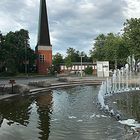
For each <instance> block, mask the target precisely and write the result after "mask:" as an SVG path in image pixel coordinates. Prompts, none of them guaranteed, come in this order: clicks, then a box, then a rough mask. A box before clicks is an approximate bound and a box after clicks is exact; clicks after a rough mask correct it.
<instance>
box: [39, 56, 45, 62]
mask: <svg viewBox="0 0 140 140" xmlns="http://www.w3.org/2000/svg"><path fill="white" fill-rule="evenodd" d="M39 60H40V62H45V56H44V55H43V54H40V55H39Z"/></svg>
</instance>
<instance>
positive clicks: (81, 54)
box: [80, 54, 84, 77]
mask: <svg viewBox="0 0 140 140" xmlns="http://www.w3.org/2000/svg"><path fill="white" fill-rule="evenodd" d="M80 57H81V77H82V76H83V75H82V58H83V57H84V56H83V55H82V54H81V56H80Z"/></svg>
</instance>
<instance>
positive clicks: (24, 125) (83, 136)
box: [0, 86, 124, 140]
mask: <svg viewBox="0 0 140 140" xmlns="http://www.w3.org/2000/svg"><path fill="white" fill-rule="evenodd" d="M98 90H99V88H98V87H95V86H77V87H72V88H66V89H59V90H53V92H51V91H49V92H45V93H40V95H36V96H30V97H18V98H15V99H9V100H5V101H0V116H2V117H0V122H1V123H0V125H1V127H0V140H47V139H48V140H62V139H64V140H72V139H73V140H102V139H104V140H111V139H117V140H119V139H120V140H124V133H123V131H124V130H123V128H122V126H121V125H120V124H119V123H118V122H117V121H115V120H114V119H112V118H110V117H109V116H107V115H106V114H104V113H103V112H101V111H99V110H98V109H97V107H96V97H97V94H98Z"/></svg>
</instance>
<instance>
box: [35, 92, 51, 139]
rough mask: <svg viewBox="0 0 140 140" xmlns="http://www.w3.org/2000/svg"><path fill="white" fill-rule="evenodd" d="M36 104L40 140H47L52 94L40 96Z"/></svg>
mask: <svg viewBox="0 0 140 140" xmlns="http://www.w3.org/2000/svg"><path fill="white" fill-rule="evenodd" d="M36 102H37V106H38V109H37V112H38V114H39V127H38V128H39V129H40V130H41V132H39V133H40V137H39V138H40V139H41V140H47V139H48V137H49V133H50V130H49V127H50V113H51V110H50V109H51V106H52V93H48V94H45V95H41V96H39V97H38V98H37V99H36Z"/></svg>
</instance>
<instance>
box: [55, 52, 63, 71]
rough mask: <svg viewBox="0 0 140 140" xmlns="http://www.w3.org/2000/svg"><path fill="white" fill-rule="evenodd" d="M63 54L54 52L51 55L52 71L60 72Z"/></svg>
mask: <svg viewBox="0 0 140 140" xmlns="http://www.w3.org/2000/svg"><path fill="white" fill-rule="evenodd" d="M63 62H64V61H63V56H62V55H61V54H60V53H56V54H55V55H54V56H53V67H54V69H53V70H54V71H57V73H60V65H61V64H62V63H63Z"/></svg>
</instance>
